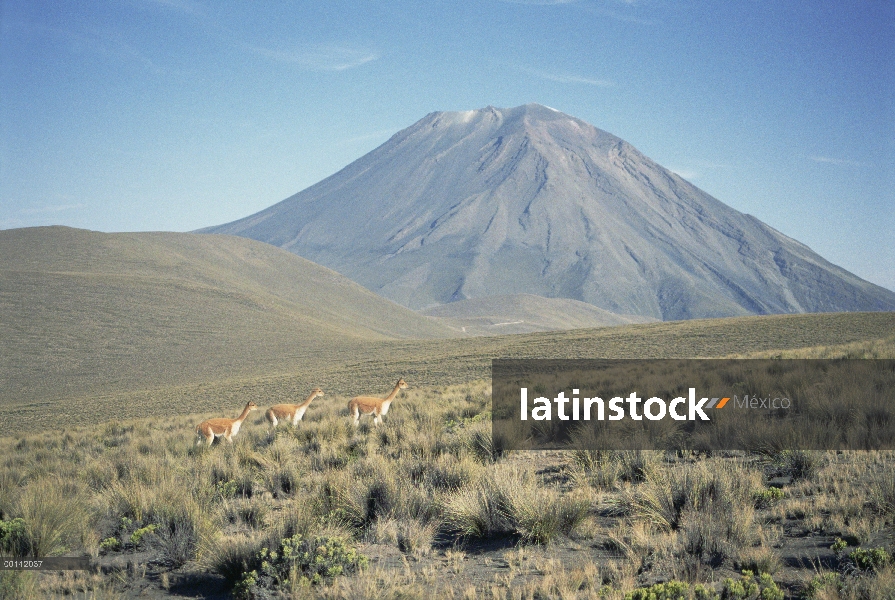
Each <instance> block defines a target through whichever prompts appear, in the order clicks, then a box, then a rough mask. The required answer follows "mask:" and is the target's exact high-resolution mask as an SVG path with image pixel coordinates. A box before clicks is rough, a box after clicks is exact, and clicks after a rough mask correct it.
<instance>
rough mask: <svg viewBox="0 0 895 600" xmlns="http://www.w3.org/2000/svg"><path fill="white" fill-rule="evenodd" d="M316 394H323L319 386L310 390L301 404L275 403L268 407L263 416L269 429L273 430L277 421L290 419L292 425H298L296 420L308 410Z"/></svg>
mask: <svg viewBox="0 0 895 600" xmlns="http://www.w3.org/2000/svg"><path fill="white" fill-rule="evenodd" d="M317 396H323V390H321V389H320V388H319V387H318V388H314V389H313V390H311V395H310V396H308V397H307V399H306V400H305V401H304V402H302V403H301V404H275V405H273V406H271V407H270V408H268V409H267V412H266V413H265V414H264V417H265V418H266V419H267V422H268V423H270V430H271V431H273V430H274V428H276V426H277V423H278V422H279V421H291V422H292V426H293V427H295V426H296V425H298V422H299V421H301V419H302V417H303V416H305V411H307V410H308V406H310V404H311V401H312V400H314V398H316V397H317Z"/></svg>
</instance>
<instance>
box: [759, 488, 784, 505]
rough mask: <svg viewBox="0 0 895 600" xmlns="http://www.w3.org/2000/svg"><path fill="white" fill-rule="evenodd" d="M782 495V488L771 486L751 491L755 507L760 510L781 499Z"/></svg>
mask: <svg viewBox="0 0 895 600" xmlns="http://www.w3.org/2000/svg"><path fill="white" fill-rule="evenodd" d="M784 495H785V494H784V492H783V490H782V489H780V488H775V487H772V488H767V489H764V490H757V491H755V492H753V493H752V499H753V500H754V501H755V508H757V509H759V510H761V509H765V508H770V507H772V506H774V505H775V504H777V502H779V501H780V500H782V499H783V496H784Z"/></svg>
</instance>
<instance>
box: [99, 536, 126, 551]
mask: <svg viewBox="0 0 895 600" xmlns="http://www.w3.org/2000/svg"><path fill="white" fill-rule="evenodd" d="M99 549H100V551H101V552H103V553H105V552H117V551H118V550H120V549H121V542H119V541H118V538H117V537H107V538H106V539H104V540H103V541H101V542H100V543H99Z"/></svg>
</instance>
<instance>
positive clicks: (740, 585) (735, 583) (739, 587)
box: [721, 571, 783, 600]
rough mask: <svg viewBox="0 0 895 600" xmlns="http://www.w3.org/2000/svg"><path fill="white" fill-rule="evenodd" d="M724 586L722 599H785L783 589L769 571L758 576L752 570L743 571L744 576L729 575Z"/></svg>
mask: <svg viewBox="0 0 895 600" xmlns="http://www.w3.org/2000/svg"><path fill="white" fill-rule="evenodd" d="M722 586H723V587H722V589H721V599H722V600H783V590H781V589H780V588H779V587H777V584H776V583H775V582H774V580H773V579H772V578H771V576H770V575H768V574H767V573H762V574H761V575H758V576H756V575H754V574H753V573H752V571H743V576H742V577H740V578H739V579H731V578H730V577H728V578H726V579H725V580H724V582H723V584H722Z"/></svg>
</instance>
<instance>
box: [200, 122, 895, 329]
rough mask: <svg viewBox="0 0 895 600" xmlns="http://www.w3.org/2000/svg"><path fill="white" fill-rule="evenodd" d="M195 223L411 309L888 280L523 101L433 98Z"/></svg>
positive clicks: (832, 291) (771, 302) (763, 305)
mask: <svg viewBox="0 0 895 600" xmlns="http://www.w3.org/2000/svg"><path fill="white" fill-rule="evenodd" d="M202 232H206V233H225V234H233V235H238V236H243V237H248V238H252V239H255V240H259V241H263V242H267V243H269V244H273V245H275V246H279V247H281V248H284V249H286V250H289V251H291V252H294V253H295V254H298V255H300V256H302V257H304V258H307V259H309V260H312V261H314V262H316V263H319V264H321V265H324V266H326V267H329V268H331V269H334V270H336V271H338V272H340V273H342V274H343V275H346V276H347V277H349V278H350V279H352V280H354V281H355V282H357V283H360V284H361V285H363V286H365V287H367V288H368V289H370V290H372V291H374V292H376V293H377V294H380V295H381V296H384V297H386V298H388V299H390V300H393V301H395V302H397V303H399V304H402V305H404V306H407V307H409V308H412V309H415V310H423V309H432V308H433V307H437V306H439V305H443V304H447V303H450V302H455V301H458V300H468V299H476V298H488V297H492V296H512V295H516V294H531V295H536V296H542V297H546V298H567V299H572V300H578V301H582V302H586V303H588V304H591V305H593V306H596V307H598V308H600V309H603V310H606V311H610V312H612V313H616V314H624V315H636V316H642V317H648V318H651V319H662V320H678V319H691V318H708V317H726V316H737V315H752V314H772V313H801V312H838V311H880V310H895V293H893V292H891V291H889V290H886V289H884V288H881V287H879V286H876V285H874V284H871V283H869V282H867V281H864V280H862V279H860V278H859V277H857V276H855V275H853V274H852V273H849V272H848V271H846V270H844V269H842V268H840V267H837V266H835V265H833V264H831V263H830V262H828V261H826V260H825V259H823V258H822V257H821V256H819V255H818V254H816V253H815V252H813V251H812V250H811V249H810V248H808V247H807V246H805V245H804V244H801V243H799V242H798V241H796V240H794V239H792V238H789V237H787V236H786V235H784V234H782V233H780V232H779V231H777V230H775V229H774V228H772V227H770V226H768V225H766V224H765V223H763V222H761V221H759V220H758V219H756V218H755V217H752V216H750V215H747V214H743V213H740V212H738V211H736V210H734V209H733V208H731V207H729V206H727V205H725V204H724V203H722V202H720V201H719V200H717V199H715V198H713V197H712V196H710V195H709V194H707V193H705V192H703V191H702V190H700V189H699V188H697V187H696V186H694V185H692V184H691V183H689V182H687V181H685V180H684V179H682V178H681V177H679V176H678V175H676V174H674V173H672V172H671V171H669V170H667V169H665V168H663V167H661V166H660V165H658V164H656V163H655V162H653V161H652V160H650V159H649V158H647V157H646V156H644V155H643V154H642V153H640V152H639V151H638V150H637V149H635V148H634V147H633V146H631V145H630V144H628V143H627V142H625V141H624V140H622V139H620V138H618V137H616V136H614V135H612V134H609V133H607V132H605V131H602V130H600V129H597V128H596V127H594V126H592V125H590V124H588V123H586V122H584V121H582V120H580V119H576V118H574V117H571V116H569V115H566V114H564V113H562V112H559V111H556V110H553V109H551V108H548V107H545V106H541V105H538V104H528V105H525V106H519V107H516V108H510V109H498V108H494V107H490V106H489V107H487V108H483V109H480V110H471V111H463V112H435V113H431V114H429V115H427V116H426V117H424V118H423V119H421V120H420V121H418V122H417V123H415V124H413V125H412V126H410V127H408V128H407V129H404V130H402V131H400V132H398V133H396V134H395V135H394V136H392V138H391V139H389V140H388V141H387V142H386V143H384V144H383V145H381V146H380V147H378V148H376V149H375V150H373V151H372V152H370V153H368V154H366V155H365V156H363V157H361V158H360V159H358V160H356V161H355V162H353V163H351V164H350V165H348V166H347V167H345V168H344V169H342V170H341V171H339V172H338V173H336V174H334V175H332V176H330V177H328V178H327V179H324V180H323V181H321V182H319V183H317V184H315V185H313V186H311V187H309V188H307V189H305V190H304V191H301V192H299V193H297V194H295V195H294V196H292V197H290V198H287V199H285V200H283V201H282V202H279V203H277V204H275V205H273V206H271V207H269V208H267V209H265V210H263V211H261V212H259V213H256V214H254V215H251V216H248V217H245V218H243V219H240V220H238V221H234V222H232V223H228V224H225V225H220V226H216V227H210V228H207V229H204V230H202Z"/></svg>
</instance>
